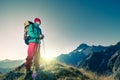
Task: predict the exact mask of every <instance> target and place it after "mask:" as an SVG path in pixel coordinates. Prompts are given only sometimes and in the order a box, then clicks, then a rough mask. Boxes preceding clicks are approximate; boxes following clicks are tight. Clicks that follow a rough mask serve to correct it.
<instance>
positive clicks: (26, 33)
mask: <svg viewBox="0 0 120 80" xmlns="http://www.w3.org/2000/svg"><path fill="white" fill-rule="evenodd" d="M31 24H32V29H33V33H34V23H33V22H31V21H25V23H24V42H25V44H26V45H28V44H29V39H30V36H29V35H28V27H29V25H31Z"/></svg>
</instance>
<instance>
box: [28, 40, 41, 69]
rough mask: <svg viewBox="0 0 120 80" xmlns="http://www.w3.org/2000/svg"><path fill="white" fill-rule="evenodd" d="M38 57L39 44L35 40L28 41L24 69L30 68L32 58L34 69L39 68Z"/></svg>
mask: <svg viewBox="0 0 120 80" xmlns="http://www.w3.org/2000/svg"><path fill="white" fill-rule="evenodd" d="M33 57H34V60H33ZM39 58H40V44H37V43H35V42H30V43H29V45H28V55H27V58H26V69H30V68H31V64H32V60H33V61H34V65H35V69H36V70H37V69H38V68H39Z"/></svg>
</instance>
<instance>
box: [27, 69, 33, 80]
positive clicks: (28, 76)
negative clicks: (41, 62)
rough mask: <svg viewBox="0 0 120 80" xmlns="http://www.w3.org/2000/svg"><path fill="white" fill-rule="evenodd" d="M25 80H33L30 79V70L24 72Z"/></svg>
mask: <svg viewBox="0 0 120 80" xmlns="http://www.w3.org/2000/svg"><path fill="white" fill-rule="evenodd" d="M25 80H33V78H32V71H31V70H30V69H27V70H26V76H25Z"/></svg>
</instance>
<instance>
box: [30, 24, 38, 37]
mask: <svg viewBox="0 0 120 80" xmlns="http://www.w3.org/2000/svg"><path fill="white" fill-rule="evenodd" d="M32 27H33V26H32V25H29V27H28V35H29V36H30V37H31V38H38V37H39V36H37V35H35V34H34V32H33V28H32Z"/></svg>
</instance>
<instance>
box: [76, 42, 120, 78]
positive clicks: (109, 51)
mask: <svg viewBox="0 0 120 80" xmlns="http://www.w3.org/2000/svg"><path fill="white" fill-rule="evenodd" d="M78 67H81V68H84V69H86V70H89V71H92V72H96V73H97V74H106V75H111V74H113V75H114V77H115V80H120V42H118V43H117V44H116V45H111V46H109V47H108V48H106V49H104V50H103V51H101V52H93V53H92V54H89V55H88V56H86V57H85V58H84V59H83V60H82V61H80V62H79V64H78Z"/></svg>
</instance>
